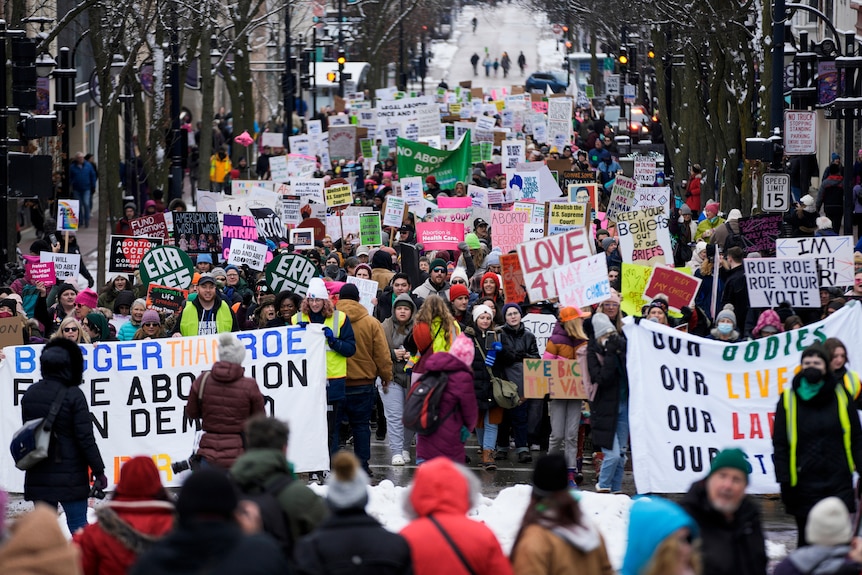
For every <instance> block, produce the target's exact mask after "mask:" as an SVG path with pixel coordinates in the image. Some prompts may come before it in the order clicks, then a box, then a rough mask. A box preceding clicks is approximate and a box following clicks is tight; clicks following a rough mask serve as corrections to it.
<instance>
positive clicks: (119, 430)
mask: <svg viewBox="0 0 862 575" xmlns="http://www.w3.org/2000/svg"><path fill="white" fill-rule="evenodd" d="M236 335H237V337H238V338H239V339H240V341H242V342H243V344H245V346H246V357H245V361H244V362H243V367H244V368H245V375H246V376H247V377H251V378H254V379H256V380H257V382H258V385H259V386H260V390H261V393H263V395H264V400H265V408H266V412H267V414H268V415H275V416H276V417H278V418H279V419H283V420H285V421H287V422H288V424H289V425H290V437H291V440H290V451H289V453H288V457H289V458H290V460H291V461H292V462H293V463H294V465H295V466H296V471H300V472H302V471H315V470H321V469H328V468H329V448H328V440H327V437H328V434H327V430H326V356H325V349H324V338H323V326H321V325H316V324H311V325H309V327H308V328H300V327H280V328H273V329H263V330H256V331H245V332H240V333H237V334H236ZM217 338H218V336H215V335H211V336H198V337H183V338H169V339H155V340H140V341H129V342H107V343H100V344H96V345H89V344H88V345H81V346H80V347H81V351H82V352H83V353H84V362H85V363H84V366H85V371H84V383H83V384H82V385H81V390H82V391H83V392H84V396H85V397H86V398H87V402H88V404H89V406H90V412H91V417H92V419H93V432H94V434H95V436H96V443H97V444H98V445H99V449H100V450H101V452H102V459H103V460H104V462H105V474H106V475H107V476H108V481H109V484H110V485H111V486H113V485H114V482H115V481H116V480H117V477H118V473H119V468H120V464H121V463H122V462H123V461H124V460H125V459H126V458H128V457H133V456H135V455H141V454H145V455H152V456H153V458H154V459H155V461H156V465H157V466H158V468H159V470H160V471H161V474H162V481H163V482H164V483H165V485H170V486H176V485H179V484H180V483H181V480H180V479H178V478H177V476H175V475H174V474H173V473H172V472H171V467H170V465H171V463H172V462H176V461H180V460H183V459H186V458H188V457H189V455H191V453H192V447H193V445H194V439H195V432H196V429H197V428H196V424H195V422H192V421H190V420H188V419H187V418H186V417H185V415H184V413H185V411H184V410H185V405H186V398H187V397H188V394H189V390H190V389H191V386H192V382H193V381H194V380H195V378H196V377H198V376H199V375H200V374H201V372H203V371H205V370H208V369H210V368H211V367H212V364H213V362H214V361H215V360H216V358H217V350H218V341H217ZM4 351H5V353H6V360H5V361H3V362H2V363H0V381H2V382H4V383H2V388H0V389H2V394H3V396H2V397H3V399H2V400H0V413H2V417H0V437H2V439H0V444H2V445H3V446H7V445H9V443H10V441H11V440H12V434H13V433H14V432H15V431H16V430H17V429H18V428H19V427H20V426H21V424H22V422H21V406H20V401H21V396H22V395H23V394H24V392H25V391H26V389H27V387H28V386H29V384H31V383H33V382H35V381H38V380H39V355H40V354H41V351H42V346H40V345H33V346H19V347H7V348H5V350H4ZM0 485H3V487H4V488H5V489H7V490H9V491H12V492H15V493H19V492H22V491H23V487H24V473H23V472H21V471H18V470H17V469H16V468H15V464H14V462H13V461H12V456H11V455H10V454H9V450H8V449H6V448H5V447H4V448H3V449H2V450H0Z"/></svg>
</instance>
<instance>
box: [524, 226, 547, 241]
mask: <svg viewBox="0 0 862 575" xmlns="http://www.w3.org/2000/svg"><path fill="white" fill-rule="evenodd" d="M543 237H545V226H544V225H543V224H534V223H526V224H524V241H525V242H529V241H530V240H537V239H539V238H543Z"/></svg>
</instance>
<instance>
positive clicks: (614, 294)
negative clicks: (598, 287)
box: [602, 288, 620, 304]
mask: <svg viewBox="0 0 862 575" xmlns="http://www.w3.org/2000/svg"><path fill="white" fill-rule="evenodd" d="M605 301H608V302H611V303H617V304H618V303H620V292H618V291H617V290H615V289H614V288H611V295H609V296H608V299H606V300H605ZM605 301H603V302H602V303H605Z"/></svg>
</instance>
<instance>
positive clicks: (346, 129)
mask: <svg viewBox="0 0 862 575" xmlns="http://www.w3.org/2000/svg"><path fill="white" fill-rule="evenodd" d="M356 144H357V140H356V126H332V127H330V128H329V157H330V158H331V159H333V160H352V159H354V158H355V157H356Z"/></svg>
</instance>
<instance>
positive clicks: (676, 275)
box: [643, 266, 701, 310]
mask: <svg viewBox="0 0 862 575" xmlns="http://www.w3.org/2000/svg"><path fill="white" fill-rule="evenodd" d="M700 283H701V279H700V278H696V277H694V276H690V275H688V274H686V273H683V272H681V271H679V270H676V269H674V268H668V267H664V266H657V267H655V268H653V270H652V274H651V275H650V277H649V280H648V281H647V285H646V288H645V289H644V292H643V293H644V295H645V296H646V297H647V299H650V300H651V299H653V298H655V297H656V296H657V295H658V294H664V295H665V296H666V297H667V303H668V305H669V306H670V307H671V308H673V309H676V310H680V309H682V308H684V307H692V306H693V305H694V296H696V295H697V290H698V289H699V288H700Z"/></svg>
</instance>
